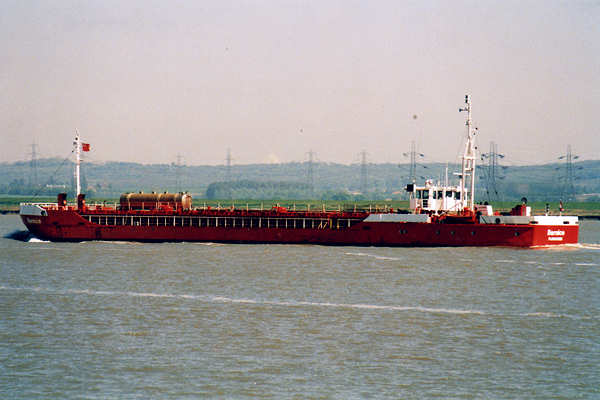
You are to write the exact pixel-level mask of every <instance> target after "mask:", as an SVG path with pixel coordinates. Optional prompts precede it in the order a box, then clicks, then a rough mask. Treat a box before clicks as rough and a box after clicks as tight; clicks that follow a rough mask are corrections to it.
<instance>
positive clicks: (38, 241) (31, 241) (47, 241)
mask: <svg viewBox="0 0 600 400" xmlns="http://www.w3.org/2000/svg"><path fill="white" fill-rule="evenodd" d="M26 242H27V243H50V241H49V240H42V239H38V238H36V237H35V236H32V237H30V238H29V239H27V240H26Z"/></svg>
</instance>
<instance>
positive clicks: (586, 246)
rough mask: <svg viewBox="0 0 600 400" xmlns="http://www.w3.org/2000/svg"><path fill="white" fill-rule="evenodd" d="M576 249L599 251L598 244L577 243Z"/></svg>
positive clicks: (599, 245)
mask: <svg viewBox="0 0 600 400" xmlns="http://www.w3.org/2000/svg"><path fill="white" fill-rule="evenodd" d="M576 246H577V247H579V248H581V249H587V250H600V244H598V243H577V245H576Z"/></svg>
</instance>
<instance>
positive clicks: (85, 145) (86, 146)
mask: <svg viewBox="0 0 600 400" xmlns="http://www.w3.org/2000/svg"><path fill="white" fill-rule="evenodd" d="M81 150H83V151H90V144H89V143H81Z"/></svg>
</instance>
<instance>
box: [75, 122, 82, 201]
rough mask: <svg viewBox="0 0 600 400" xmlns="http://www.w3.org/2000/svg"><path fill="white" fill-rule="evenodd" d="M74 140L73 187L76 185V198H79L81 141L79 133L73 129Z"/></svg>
mask: <svg viewBox="0 0 600 400" xmlns="http://www.w3.org/2000/svg"><path fill="white" fill-rule="evenodd" d="M75 132H76V133H75V140H74V141H73V145H74V146H75V185H76V191H77V194H76V196H77V197H79V195H80V194H81V178H80V165H81V139H80V138H79V131H78V130H77V129H75Z"/></svg>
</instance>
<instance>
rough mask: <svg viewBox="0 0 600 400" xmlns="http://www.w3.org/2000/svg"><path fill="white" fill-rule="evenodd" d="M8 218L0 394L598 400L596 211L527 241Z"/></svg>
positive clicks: (0, 256)
mask: <svg viewBox="0 0 600 400" xmlns="http://www.w3.org/2000/svg"><path fill="white" fill-rule="evenodd" d="M24 229H25V228H24V227H23V225H22V224H21V223H20V221H19V220H18V218H17V217H16V216H2V217H0V234H1V237H2V238H0V397H1V398H23V399H31V398H103V399H104V398H140V399H146V398H177V399H179V398H219V399H220V398H261V399H262V398H273V399H280V398H337V399H348V398H444V399H446V398H465V399H474V398H507V399H513V398H526V399H532V398H539V399H547V398H565V399H566V398H569V399H570V398H598V397H600V372H599V368H598V366H599V365H600V273H599V271H600V222H596V221H583V222H582V224H581V233H580V242H581V243H582V245H579V246H570V247H563V248H557V249H525V250H523V249H509V248H457V249H452V248H432V249H421V248H419V249H411V248H408V249H405V248H372V247H364V248H360V247H326V246H296V245H287V246H285V245H233V244H226V245H220V244H198V243H162V244H140V243H127V242H112V243H109V242H84V243H49V242H40V241H37V240H35V239H33V240H28V239H25V240H20V239H19V237H20V235H15V232H16V231H22V230H24ZM21 236H22V235H21Z"/></svg>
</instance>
